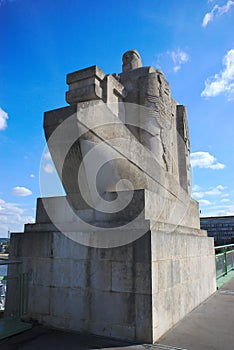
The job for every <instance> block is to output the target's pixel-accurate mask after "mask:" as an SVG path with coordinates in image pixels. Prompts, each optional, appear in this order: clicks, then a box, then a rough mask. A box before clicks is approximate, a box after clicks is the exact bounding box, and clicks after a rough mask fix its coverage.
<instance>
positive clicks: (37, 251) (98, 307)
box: [11, 192, 216, 343]
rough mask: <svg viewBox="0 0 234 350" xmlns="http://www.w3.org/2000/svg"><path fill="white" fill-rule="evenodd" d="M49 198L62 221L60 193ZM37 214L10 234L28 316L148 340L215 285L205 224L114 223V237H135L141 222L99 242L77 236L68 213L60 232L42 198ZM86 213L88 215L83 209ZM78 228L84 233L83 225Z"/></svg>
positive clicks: (130, 232)
mask: <svg viewBox="0 0 234 350" xmlns="http://www.w3.org/2000/svg"><path fill="white" fill-rule="evenodd" d="M138 195H139V196H140V195H141V192H139V193H138ZM53 200H54V203H55V208H57V209H58V208H60V206H59V202H60V201H62V206H61V208H62V209H61V208H60V209H61V210H58V212H57V215H58V216H57V220H60V222H61V221H62V222H63V220H64V219H65V218H66V210H65V207H64V206H63V199H62V197H61V198H55V199H53V198H49V199H48V202H49V205H50V206H53ZM44 203H46V200H45V199H44ZM134 208H135V207H134ZM64 210H65V215H63V214H64ZM146 212H147V210H146ZM37 213H38V215H37V219H38V220H39V223H36V224H29V225H26V229H25V233H24V234H12V239H11V257H12V258H19V257H20V259H21V260H22V261H23V266H24V270H25V271H28V272H29V313H28V316H27V319H30V318H32V319H35V320H37V321H39V322H40V323H42V324H45V325H48V326H54V327H57V328H63V329H72V330H75V331H86V332H89V333H95V334H99V335H103V336H108V337H115V338H120V339H127V340H134V341H139V342H149V343H152V342H153V341H156V340H157V339H158V338H159V337H160V336H161V335H162V334H164V333H165V332H166V331H167V330H168V329H169V328H171V327H172V326H173V325H174V324H175V323H176V322H178V321H179V320H181V319H182V318H183V317H184V316H185V315H186V314H187V313H188V312H190V311H191V310H192V309H193V308H194V307H196V306H197V305H198V304H199V303H201V302H202V301H203V300H205V299H206V298H207V297H208V296H209V295H210V294H212V293H213V292H214V291H215V288H216V283H215V264H214V256H213V253H214V251H213V239H212V238H208V237H206V236H205V235H204V234H205V231H199V230H198V229H191V228H190V229H189V228H188V227H183V226H175V227H173V225H166V224H164V223H162V224H160V223H158V222H156V223H154V222H151V220H149V219H147V220H146V219H142V220H141V221H140V220H138V221H137V222H136V223H135V224H133V226H132V230H131V229H129V230H128V231H126V232H124V230H123V229H122V228H121V230H119V229H118V228H117V229H116V235H117V237H118V234H120V233H122V234H124V235H126V236H130V237H134V234H136V231H137V230H139V228H140V227H144V229H145V230H146V231H145V232H146V233H145V234H144V235H143V236H142V237H141V238H138V239H137V240H135V241H134V240H133V241H132V242H130V243H129V244H125V245H123V246H120V247H115V248H105V249H104V248H95V247H91V246H84V245H81V244H78V243H77V242H76V241H75V239H76V235H77V234H78V233H77V231H75V229H77V224H76V225H75V226H73V222H72V221H73V219H74V218H73V217H72V216H71V217H69V221H68V222H64V227H67V228H70V229H69V230H70V231H71V232H70V235H69V236H65V235H64V234H62V233H61V232H59V231H58V229H57V228H56V226H55V225H53V224H51V223H50V222H49V218H48V217H47V215H46V211H45V210H43V205H42V202H41V201H40V200H38V210H37ZM129 214H131V215H133V216H134V210H133V211H132V210H131V208H130V209H129ZM84 217H85V218H86V220H91V222H93V221H92V220H93V216H90V215H87V212H85V213H83V218H84ZM94 217H95V215H94ZM123 218H124V216H123ZM123 218H122V219H123ZM102 219H103V217H102ZM115 219H116V222H117V223H118V220H119V219H120V218H119V217H118V216H117V217H116V218H115ZM126 219H127V213H126V217H125V220H126ZM95 220H96V221H97V220H98V216H96V219H95ZM96 221H95V222H96ZM101 222H102V224H104V221H101ZM93 223H94V222H93ZM99 223H100V222H99ZM108 224H110V223H108V222H107V223H106V225H107V226H106V228H108ZM112 224H113V221H112ZM78 227H80V230H81V232H82V234H84V232H85V234H87V235H88V233H89V232H87V228H85V226H83V227H82V225H81V224H80V226H78ZM172 229H174V231H173V230H172ZM85 230H86V231H85ZM99 230H100V228H99V227H98V226H95V225H93V226H92V239H93V242H94V240H97V242H98V240H99V239H100V238H99ZM72 231H73V232H72ZM120 231H121V232H120ZM107 233H108V229H107ZM72 235H73V236H72ZM71 238H73V239H71Z"/></svg>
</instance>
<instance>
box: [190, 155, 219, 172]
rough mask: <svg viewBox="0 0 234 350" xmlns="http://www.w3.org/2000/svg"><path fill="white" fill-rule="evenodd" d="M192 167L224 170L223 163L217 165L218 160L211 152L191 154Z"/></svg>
mask: <svg viewBox="0 0 234 350" xmlns="http://www.w3.org/2000/svg"><path fill="white" fill-rule="evenodd" d="M190 161H191V166H192V167H193V168H195V167H198V168H208V169H213V170H216V169H223V168H224V167H225V165H224V164H222V163H217V161H216V158H215V157H214V156H212V155H211V154H210V153H209V152H194V153H191V154H190Z"/></svg>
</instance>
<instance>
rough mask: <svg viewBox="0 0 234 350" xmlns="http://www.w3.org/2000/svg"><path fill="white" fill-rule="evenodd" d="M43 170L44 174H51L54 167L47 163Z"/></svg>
mask: <svg viewBox="0 0 234 350" xmlns="http://www.w3.org/2000/svg"><path fill="white" fill-rule="evenodd" d="M43 169H44V170H45V172H46V173H48V174H52V173H53V172H54V167H53V165H52V164H49V163H47V164H46V165H45V166H44V167H43Z"/></svg>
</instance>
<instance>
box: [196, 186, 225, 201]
mask: <svg viewBox="0 0 234 350" xmlns="http://www.w3.org/2000/svg"><path fill="white" fill-rule="evenodd" d="M225 189H226V187H224V186H222V185H218V186H216V187H209V188H208V190H203V191H202V190H200V191H193V192H192V197H193V198H194V199H197V200H198V201H199V203H200V202H201V199H202V198H204V197H205V196H221V197H223V191H224V190H225ZM202 201H204V200H202ZM204 203H205V202H204ZM204 203H203V204H204ZM206 204H208V203H206Z"/></svg>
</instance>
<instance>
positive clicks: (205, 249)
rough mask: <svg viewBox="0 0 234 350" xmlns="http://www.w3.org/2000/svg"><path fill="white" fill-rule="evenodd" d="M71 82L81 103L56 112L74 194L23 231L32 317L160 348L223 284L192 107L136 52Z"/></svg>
mask: <svg viewBox="0 0 234 350" xmlns="http://www.w3.org/2000/svg"><path fill="white" fill-rule="evenodd" d="M67 84H68V86H69V90H68V92H67V93H66V100H67V102H68V103H69V106H67V107H64V108H60V109H55V110H52V111H49V112H46V113H45V118H44V129H45V135H46V140H47V143H48V147H49V150H50V153H51V155H52V159H53V161H54V164H55V166H56V169H57V172H58V175H59V177H60V179H61V181H62V183H63V186H64V189H65V191H66V196H63V197H52V198H39V199H38V201H37V215H36V223H35V224H27V225H25V232H24V234H17V233H15V234H12V237H11V244H10V246H11V257H12V258H17V259H19V258H20V259H21V260H22V262H23V267H24V270H25V271H26V272H28V273H29V310H28V315H27V317H26V319H27V318H28V319H36V320H37V321H39V322H41V323H43V324H46V325H48V326H53V327H58V328H65V329H71V330H75V331H85V332H90V333H95V334H99V335H105V336H110V337H115V338H121V339H128V340H131V341H137V342H144V343H152V342H154V341H156V340H157V339H158V338H159V337H160V336H161V335H163V334H164V333H165V332H166V331H167V330H169V328H171V327H172V326H173V325H174V324H175V323H176V322H178V321H179V320H181V319H182V318H183V317H184V316H185V315H186V314H187V313H189V312H190V311H191V310H192V309H193V308H195V307H196V306H197V305H198V304H199V303H201V302H202V301H204V300H205V299H206V298H207V297H208V296H210V295H211V294H212V293H213V292H214V291H215V289H216V283H215V265H214V264H215V263H214V261H215V260H214V247H213V239H212V238H209V237H207V233H206V231H203V230H200V220H199V210H198V203H197V202H196V201H194V200H193V199H192V198H191V196H190V162H189V151H190V144H189V133H188V123H187V115H186V108H185V107H184V106H182V105H178V104H177V102H176V101H175V100H174V99H173V98H172V97H171V93H170V87H169V84H168V83H167V81H166V79H165V77H164V75H163V73H162V72H161V71H159V70H156V69H154V68H153V67H142V61H141V58H140V55H139V53H138V52H137V51H136V50H130V51H128V52H126V53H125V54H124V55H123V71H122V73H120V74H108V75H105V74H104V73H103V72H102V71H101V70H100V69H99V68H98V67H97V66H92V67H89V68H86V69H82V70H80V71H77V72H74V73H71V74H68V75H67Z"/></svg>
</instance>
